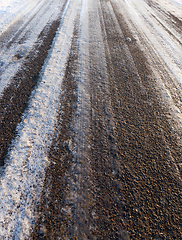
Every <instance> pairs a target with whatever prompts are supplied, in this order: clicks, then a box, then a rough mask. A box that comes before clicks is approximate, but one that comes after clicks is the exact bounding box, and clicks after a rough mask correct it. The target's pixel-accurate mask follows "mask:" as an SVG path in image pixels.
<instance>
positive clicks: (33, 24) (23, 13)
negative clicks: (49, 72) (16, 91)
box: [0, 0, 65, 95]
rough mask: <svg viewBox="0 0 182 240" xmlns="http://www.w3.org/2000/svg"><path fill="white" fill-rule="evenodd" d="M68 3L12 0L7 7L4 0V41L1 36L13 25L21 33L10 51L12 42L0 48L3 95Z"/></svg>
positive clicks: (0, 26) (1, 27)
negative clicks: (44, 30)
mask: <svg viewBox="0 0 182 240" xmlns="http://www.w3.org/2000/svg"><path fill="white" fill-rule="evenodd" d="M1 1H2V0H0V2H1ZM64 2H65V1H59V0H52V1H49V0H41V1H40V0H39V1H38V0H34V1H30V0H26V1H25V0H24V1H23V2H22V1H19V0H17V1H15V0H11V1H10V0H9V1H7V3H6V4H5V1H3V3H2V5H1V6H0V17H1V21H0V38H1V37H2V35H1V34H2V33H3V32H4V31H5V30H7V29H8V27H10V26H11V25H12V26H13V28H14V27H15V28H17V30H16V31H15V32H14V33H13V34H12V36H11V38H10V39H9V40H8V42H11V41H12V40H14V38H15V36H16V35H17V36H16V39H15V40H14V42H13V44H12V45H11V46H10V47H8V48H7V47H6V44H8V42H4V44H5V45H4V47H2V48H0V95H1V94H2V93H3V90H4V89H5V87H6V86H7V85H8V84H9V82H10V80H11V78H12V76H14V75H15V74H16V72H17V71H18V69H19V68H20V66H21V64H22V63H23V61H24V58H25V57H26V55H27V54H28V53H29V52H30V51H31V50H32V49H33V47H34V44H35V42H36V40H37V38H38V35H39V34H40V32H41V31H42V30H43V28H44V26H45V25H46V24H51V23H52V22H53V21H54V20H57V18H58V16H59V14H60V11H61V9H62V6H63V4H64ZM3 7H4V8H3ZM1 9H4V10H3V11H4V12H5V13H4V12H3V13H2V10H1ZM18 21H19V22H18ZM5 23H6V24H5ZM13 24H15V26H14V25H13ZM11 31H12V30H11ZM8 34H10V33H8ZM21 39H24V40H21ZM16 54H20V55H21V56H22V58H21V59H17V58H16V57H14V56H15V55H16Z"/></svg>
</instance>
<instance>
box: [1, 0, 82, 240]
mask: <svg viewBox="0 0 182 240" xmlns="http://www.w3.org/2000/svg"><path fill="white" fill-rule="evenodd" d="M78 7H79V1H77V2H74V1H68V2H67V5H66V7H65V12H64V14H63V16H64V18H63V21H62V23H61V25H60V28H59V30H58V32H57V35H56V37H55V41H54V43H53V46H52V49H51V51H50V54H49V56H48V58H47V60H46V62H45V65H44V67H43V69H42V78H41V79H40V83H39V85H38V86H37V88H36V89H35V90H34V91H33V92H32V96H31V98H32V100H31V101H30V102H29V107H28V110H27V112H26V113H25V114H24V116H23V119H22V122H21V124H20V125H19V126H18V127H17V131H18V137H17V138H16V139H15V141H14V142H13V143H12V146H11V148H10V151H9V157H8V159H7V161H6V166H5V172H4V174H3V176H1V183H0V205H1V209H0V238H1V239H27V238H28V236H29V234H30V231H31V226H32V223H33V221H34V220H35V216H36V213H35V205H36V204H37V202H38V200H39V198H40V194H41V191H42V185H43V181H44V176H45V168H46V166H48V164H49V161H48V158H47V155H48V149H49V147H50V145H51V141H52V137H53V133H54V126H55V124H56V116H57V109H58V106H59V96H60V92H61V82H62V79H63V77H64V74H65V66H66V62H67V59H68V56H69V50H70V46H71V41H72V34H73V30H74V20H75V17H76V14H77V12H78V11H79V10H78V11H77V10H76V11H75V9H77V8H78ZM50 106H51V107H50Z"/></svg>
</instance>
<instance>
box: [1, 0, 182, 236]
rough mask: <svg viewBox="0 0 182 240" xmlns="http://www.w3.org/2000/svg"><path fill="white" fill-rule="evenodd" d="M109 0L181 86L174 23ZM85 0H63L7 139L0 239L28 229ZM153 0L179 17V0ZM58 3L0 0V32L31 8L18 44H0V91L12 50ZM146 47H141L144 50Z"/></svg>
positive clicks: (14, 64)
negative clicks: (13, 133)
mask: <svg viewBox="0 0 182 240" xmlns="http://www.w3.org/2000/svg"><path fill="white" fill-rule="evenodd" d="M113 1H115V2H116V3H117V4H118V6H119V4H120V2H125V3H124V5H123V3H122V5H121V6H122V7H123V6H124V8H122V7H121V13H122V14H123V15H127V14H128V13H129V14H130V16H126V18H127V17H128V18H131V20H132V24H131V26H130V27H131V29H132V31H133V35H134V36H136V35H137V33H136V32H135V28H134V27H133V26H135V27H136V28H137V30H138V32H139V33H140V36H142V39H141V38H140V36H136V40H137V41H138V44H139V45H142V44H141V41H142V40H144V41H145V42H146V45H145V46H146V49H147V46H152V47H151V48H152V50H153V51H154V52H155V54H156V55H158V56H159V57H160V58H161V59H162V60H163V61H164V62H165V64H166V66H167V68H168V69H169V70H170V72H171V75H172V76H173V78H174V79H175V81H177V82H178V84H180V85H181V86H182V46H181V45H180V43H179V42H181V43H182V36H181V34H179V33H178V32H177V31H176V30H175V29H171V28H170V25H169V24H167V23H166V22H165V20H164V19H162V20H161V21H162V24H163V25H165V27H166V29H169V30H170V31H171V32H172V33H173V35H174V36H175V38H174V36H172V35H170V34H169V33H168V32H167V31H166V30H165V29H164V28H163V27H162V25H160V24H158V22H157V20H156V19H154V18H153V17H152V15H151V14H153V15H154V16H155V18H157V19H160V15H159V14H157V13H156V12H155V11H154V10H152V9H151V8H150V9H149V7H148V5H147V3H146V2H145V1H144V0H140V1H139V0H125V1H123V0H113ZM88 2H89V0H76V1H75V0H68V1H67V4H66V6H65V11H64V13H63V20H62V22H61V25H60V27H59V29H58V31H57V34H56V37H55V39H54V43H53V45H52V49H51V51H50V53H49V56H48V57H47V60H46V62H45V64H44V66H43V69H42V77H41V79H40V83H39V85H38V86H37V87H36V89H34V91H33V92H32V95H31V100H30V102H29V105H28V109H27V111H26V112H25V114H24V116H23V118H22V122H21V124H20V125H19V126H18V127H17V132H18V135H17V138H16V139H15V140H14V142H13V143H12V145H11V150H10V151H9V158H8V159H7V162H6V166H5V167H6V168H5V172H4V174H3V175H2V176H1V183H0V205H1V209H0V238H1V239H26V238H28V236H29V234H30V230H31V226H32V223H33V221H34V220H35V217H36V213H35V209H34V206H35V205H36V204H37V203H38V201H39V197H40V194H41V191H42V185H43V181H44V176H45V168H46V167H47V165H48V164H49V162H48V160H47V159H48V158H47V153H48V150H49V147H50V145H51V141H52V136H53V133H54V126H55V124H56V116H57V109H58V107H59V96H60V92H61V90H60V89H61V82H62V79H63V77H64V73H65V66H66V63H67V59H68V55H69V50H70V46H71V41H72V36H73V31H74V23H75V19H76V15H77V14H78V12H80V10H81V8H82V6H85V5H86V4H88ZM153 2H155V3H158V4H159V5H160V7H161V8H162V9H164V10H166V11H169V12H171V13H172V14H173V15H175V16H176V17H179V18H181V19H182V14H181V13H182V1H181V0H178V1H177V0H174V1H170V0H156V1H153ZM83 3H84V4H83ZM58 4H59V8H58V7H57V6H58ZM61 5H63V3H60V1H57V0H55V1H52V3H51V7H50V5H49V1H47V0H24V1H23V0H16V1H15V0H0V32H1V33H3V32H5V31H7V29H8V27H10V26H11V25H13V24H15V23H18V22H19V21H20V22H23V24H24V25H25V24H26V23H28V22H29V21H30V19H31V18H32V17H33V16H34V15H35V14H37V17H35V18H34V21H33V22H32V23H31V25H30V26H29V31H30V35H29V37H28V38H27V40H26V41H25V42H24V43H23V44H22V45H21V46H20V45H19V44H14V45H12V46H11V47H10V48H9V49H4V48H0V71H1V76H0V94H1V93H2V92H3V90H4V89H5V87H6V86H7V85H8V84H9V82H10V79H11V77H12V76H13V75H14V74H15V73H16V72H17V70H18V68H19V67H20V66H21V64H22V62H23V59H20V60H19V61H14V59H13V58H12V56H14V54H15V53H16V52H18V51H24V52H25V54H26V53H27V52H29V51H30V50H31V49H32V48H33V46H34V43H35V42H36V39H37V37H38V34H39V33H40V31H41V29H43V27H44V26H45V24H47V23H51V22H52V21H54V20H56V19H57V17H58V14H59V10H60V6H61ZM47 7H50V11H49V12H48V13H47V14H46V15H44V14H43V12H44V10H45V9H46V8H47ZM85 9H86V8H85ZM85 9H84V10H85ZM123 9H124V10H123ZM85 11H87V9H86V10H85ZM148 11H150V14H148ZM144 16H145V17H144ZM146 18H147V21H146ZM146 49H143V51H144V52H145V51H147V50H146ZM156 74H157V73H156ZM165 91H166V90H165ZM167 94H168V96H169V98H170V93H168V92H167ZM173 109H175V111H176V112H177V113H178V114H179V115H180V116H179V119H181V110H180V109H178V107H177V106H173ZM180 121H181V120H180ZM4 236H6V237H4ZM3 237H4V238H3Z"/></svg>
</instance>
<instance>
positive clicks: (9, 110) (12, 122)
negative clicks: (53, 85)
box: [0, 5, 65, 166]
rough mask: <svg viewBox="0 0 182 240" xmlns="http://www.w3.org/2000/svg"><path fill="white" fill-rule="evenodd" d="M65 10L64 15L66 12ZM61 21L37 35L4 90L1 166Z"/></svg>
mask: <svg viewBox="0 0 182 240" xmlns="http://www.w3.org/2000/svg"><path fill="white" fill-rule="evenodd" d="M64 7H65V5H64V6H63V9H62V13H61V14H63V12H64ZM60 21H61V20H60V19H58V20H56V21H54V22H53V23H52V24H51V25H48V26H45V27H44V29H43V30H42V32H41V33H40V34H39V36H38V40H37V44H36V45H35V47H34V49H33V50H32V51H31V52H30V53H29V54H28V56H26V60H25V61H24V63H23V66H22V67H21V69H20V70H19V71H18V73H17V74H16V75H15V76H14V77H13V79H12V80H11V84H10V85H9V86H8V87H7V88H6V89H5V90H4V92H3V97H2V98H1V99H0V114H1V115H0V136H1V137H0V166H3V165H4V159H5V157H6V155H7V150H8V146H9V144H10V142H11V141H12V139H13V138H14V136H15V134H16V132H15V129H16V126H17V124H18V123H20V122H21V116H22V113H23V112H24V110H25V109H26V107H27V103H28V101H29V98H30V96H31V92H32V90H33V89H34V87H35V86H36V84H37V82H38V80H39V73H40V71H41V68H42V66H43V64H44V61H45V59H46V57H47V55H48V52H49V49H50V48H51V44H52V42H53V39H54V37H55V34H56V31H57V29H58V27H59V25H60Z"/></svg>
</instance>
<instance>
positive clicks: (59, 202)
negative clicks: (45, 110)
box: [0, 0, 182, 240]
mask: <svg viewBox="0 0 182 240" xmlns="http://www.w3.org/2000/svg"><path fill="white" fill-rule="evenodd" d="M70 4H72V1H71V3H70ZM117 4H118V3H117V1H114V0H113V1H112V0H111V1H105V0H92V1H87V0H83V1H80V2H79V3H78V5H77V8H76V9H77V11H78V12H77V14H75V15H76V17H75V19H74V32H73V36H72V42H71V46H70V52H69V57H68V60H67V63H66V68H65V75H64V78H63V81H62V84H61V89H60V97H59V109H58V110H57V121H56V125H55V130H54V136H53V140H52V144H51V147H50V149H49V151H48V162H49V163H50V164H49V165H48V167H47V169H46V173H45V179H44V182H43V189H42V194H41V198H40V202H39V204H37V205H36V206H35V207H36V211H37V217H36V219H35V223H34V224H33V226H32V233H31V236H30V239H61V240H62V239H79V240H82V239H84V240H85V239H123V240H126V239H156V240H157V239H158V240H159V239H171V240H173V239H176V240H178V239H182V226H181V223H182V201H181V200H182V198H181V186H182V181H181V168H180V167H181V162H182V159H181V156H182V155H181V153H182V152H181V139H180V138H181V133H180V132H178V129H180V128H181V126H180V121H178V120H177V118H176V117H175V115H174V116H173V115H172V114H171V108H170V107H171V106H172V105H170V104H171V103H168V101H167V100H166V102H164V100H163V98H162V91H163V90H162V87H161V85H160V84H159V79H158V78H156V75H155V73H154V71H153V69H154V68H155V61H154V64H153V65H152V64H151V62H150V61H149V60H150V57H151V58H152V56H153V55H152V54H151V55H150V56H149V58H147V56H146V55H145V51H143V50H141V47H140V46H141V44H142V41H140V44H138V42H137V40H136V36H133V32H132V29H131V28H130V27H129V24H128V22H127V19H126V18H125V17H124V16H123V15H122V14H121V13H120V11H119V8H118V5H117ZM151 5H152V4H151ZM173 18H174V19H175V18H176V19H178V18H177V17H175V16H173ZM176 23H177V24H178V25H177V26H176V28H177V27H179V28H180V27H181V26H180V24H181V20H180V19H178V21H176ZM59 24H60V20H57V21H55V22H53V23H52V25H50V26H49V28H48V29H47V30H46V31H45V34H44V31H43V32H42V33H41V34H40V36H39V39H41V40H42V44H41V45H40V46H38V47H37V51H38V53H37V54H36V56H34V55H33V53H30V54H29V55H28V56H27V60H26V61H25V63H24V65H23V67H22V69H21V70H20V71H19V72H18V73H17V74H16V76H14V77H13V80H12V84H11V85H10V86H9V87H8V88H7V89H6V91H5V92H4V95H3V98H1V99H0V110H1V111H0V112H1V116H0V117H1V122H0V126H1V127H0V129H1V130H0V131H1V132H0V133H1V134H0V135H1V137H0V145H1V152H0V154H1V155H0V157H1V158H0V159H1V162H0V164H1V165H3V164H4V161H5V159H6V154H7V152H8V146H9V144H10V142H11V141H12V139H13V138H16V126H17V124H18V123H19V122H20V121H21V116H22V113H23V112H24V110H25V109H26V107H27V103H28V101H29V98H30V94H31V92H32V90H33V89H34V87H35V86H36V85H37V84H38V82H39V72H40V70H41V67H42V65H43V63H44V61H45V58H46V56H47V54H48V50H49V48H50V46H51V43H52V41H53V38H54V36H55V32H56V30H57V28H58V26H59ZM63 27H64V24H63ZM136 31H137V30H136ZM138 34H139V33H138ZM156 59H157V57H156ZM156 61H157V60H156ZM161 69H162V68H161ZM58 74H59V73H58ZM162 75H163V76H167V75H166V71H165V70H164V72H162ZM168 76H169V78H168V79H166V80H165V84H166V82H167V81H168V82H170V81H171V82H172V81H173V79H171V78H170V75H168ZM165 84H164V85H165ZM171 85H172V83H171ZM169 86H170V84H169V85H168V87H169ZM175 86H176V85H175ZM176 89H177V88H176ZM180 94H181V92H180V89H178V90H175V88H173V89H172V90H171V95H172V97H173V101H174V104H176V106H178V108H179V109H180V104H179V101H177V99H178V98H179V99H180V98H181V95H180ZM161 99H162V100H161ZM50 107H51V106H50ZM169 116H170V118H169ZM4 239H6V238H4ZM22 239H25V238H22Z"/></svg>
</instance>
